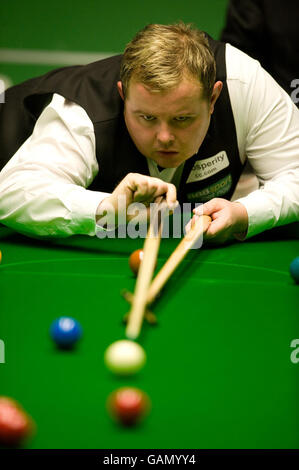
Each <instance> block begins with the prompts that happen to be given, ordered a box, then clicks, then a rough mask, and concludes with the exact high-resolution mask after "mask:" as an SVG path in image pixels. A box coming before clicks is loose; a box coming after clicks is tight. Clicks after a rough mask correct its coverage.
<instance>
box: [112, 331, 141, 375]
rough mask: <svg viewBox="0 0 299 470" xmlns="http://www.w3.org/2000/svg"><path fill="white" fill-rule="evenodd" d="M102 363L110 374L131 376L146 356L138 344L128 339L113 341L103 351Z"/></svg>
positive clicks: (138, 368) (139, 367)
mask: <svg viewBox="0 0 299 470" xmlns="http://www.w3.org/2000/svg"><path fill="white" fill-rule="evenodd" d="M104 362H105V364H106V366H107V368H108V369H109V370H111V372H114V373H115V374H118V375H132V374H135V373H136V372H138V371H139V370H140V369H141V368H142V367H143V366H144V364H145V362H146V354H145V351H144V349H143V348H142V347H141V346H140V344H138V343H135V342H134V341H130V340H128V339H124V340H119V341H115V343H112V344H111V345H110V346H108V348H107V349H106V351H105V355H104Z"/></svg>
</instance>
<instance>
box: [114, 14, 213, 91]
mask: <svg viewBox="0 0 299 470" xmlns="http://www.w3.org/2000/svg"><path fill="white" fill-rule="evenodd" d="M186 76H188V77H189V78H191V79H195V80H196V81H198V82H200V85H201V86H202V89H203V94H202V96H203V97H204V98H207V99H209V98H210V97H211V95H212V91H213V86H214V83H215V79H216V64H215V59H214V55H213V53H212V51H211V49H210V47H209V43H208V40H207V38H206V36H205V34H204V33H203V32H202V31H200V30H199V29H197V28H196V27H194V26H193V25H192V24H185V23H183V22H179V23H176V24H171V25H161V24H149V25H147V26H146V27H145V28H143V29H142V30H141V31H139V32H138V33H137V34H136V36H135V37H134V38H133V39H132V41H131V42H130V43H129V44H128V45H127V46H126V48H125V51H124V54H123V59H122V63H121V70H120V79H121V81H122V87H123V93H124V96H125V97H126V94H127V92H128V88H129V84H130V81H131V80H132V79H133V80H134V81H137V82H140V83H142V84H143V85H144V86H146V87H148V88H149V89H150V90H151V91H153V92H155V91H156V92H161V91H165V90H168V89H173V88H175V87H177V86H178V85H179V83H180V82H181V80H182V79H183V78H185V77H186Z"/></svg>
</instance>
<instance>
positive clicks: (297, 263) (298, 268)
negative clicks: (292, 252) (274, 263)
mask: <svg viewBox="0 0 299 470" xmlns="http://www.w3.org/2000/svg"><path fill="white" fill-rule="evenodd" d="M290 273H291V276H292V278H293V279H294V281H295V282H296V283H299V256H297V258H294V259H293V261H292V262H291V264H290Z"/></svg>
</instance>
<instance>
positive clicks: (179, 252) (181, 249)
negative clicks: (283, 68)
mask: <svg viewBox="0 0 299 470" xmlns="http://www.w3.org/2000/svg"><path fill="white" fill-rule="evenodd" d="M211 222H212V219H211V217H210V216H208V215H202V216H200V217H199V218H198V220H197V221H196V222H195V224H194V225H193V227H192V228H191V229H190V231H189V232H188V233H187V234H186V235H185V236H184V238H183V239H182V240H181V242H180V243H179V244H178V246H177V247H176V249H175V250H174V251H173V253H172V254H171V255H170V257H169V258H168V260H167V261H166V263H165V264H164V265H163V266H162V268H161V269H160V271H159V272H158V274H157V275H156V276H155V278H154V279H153V281H152V283H151V285H150V287H149V290H148V293H147V299H146V303H147V304H150V303H152V302H153V301H154V300H155V298H156V297H157V295H158V294H159V292H160V290H161V289H162V287H163V286H164V284H166V282H167V281H168V279H169V278H170V276H171V275H172V273H173V272H174V271H175V269H176V268H177V267H178V265H179V264H180V263H181V261H182V260H183V259H184V258H185V256H186V254H187V253H188V251H189V250H190V249H191V248H192V246H194V244H195V243H196V241H197V240H198V239H199V238H200V237H201V236H202V235H203V234H204V233H205V232H206V230H207V229H208V227H209V225H210V223H211Z"/></svg>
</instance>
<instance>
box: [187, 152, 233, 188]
mask: <svg viewBox="0 0 299 470" xmlns="http://www.w3.org/2000/svg"><path fill="white" fill-rule="evenodd" d="M228 166H229V160H228V157H227V153H226V151H225V150H222V151H221V152H218V153H217V154H216V155H214V156H213V157H209V158H205V159H204V160H197V162H195V164H194V165H193V168H192V170H191V173H190V175H189V176H188V179H187V183H194V182H195V181H201V180H204V179H206V178H209V177H210V176H213V175H215V174H216V173H218V172H219V171H221V170H223V169H224V168H227V167H228Z"/></svg>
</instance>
